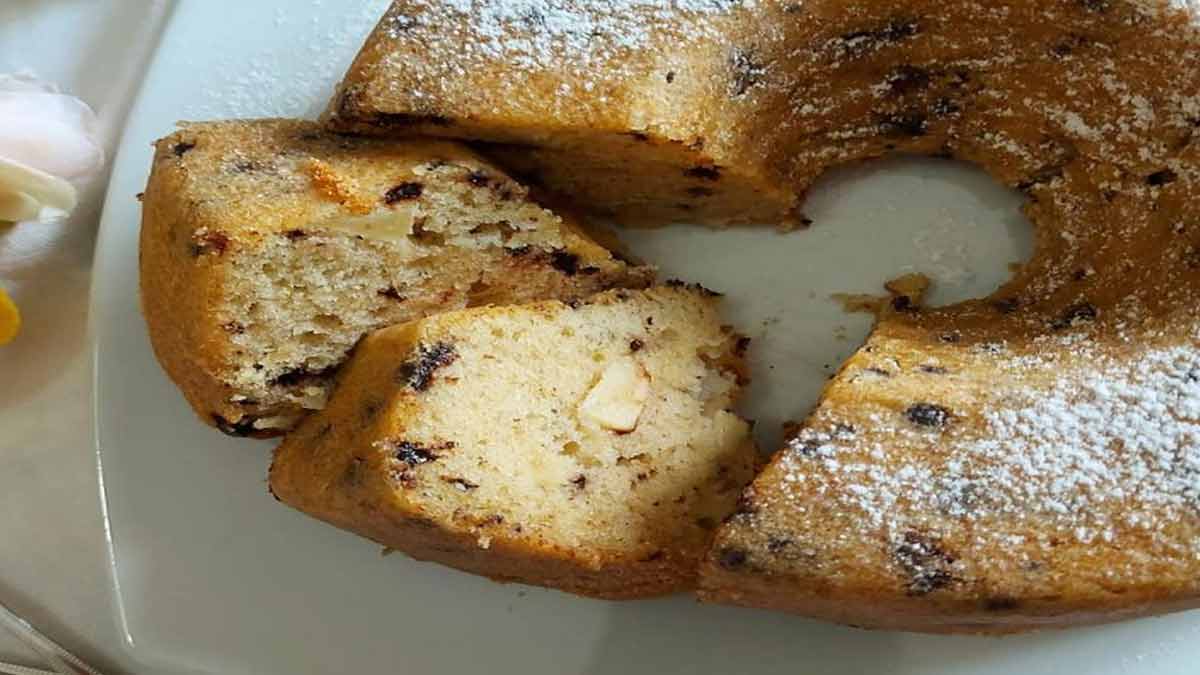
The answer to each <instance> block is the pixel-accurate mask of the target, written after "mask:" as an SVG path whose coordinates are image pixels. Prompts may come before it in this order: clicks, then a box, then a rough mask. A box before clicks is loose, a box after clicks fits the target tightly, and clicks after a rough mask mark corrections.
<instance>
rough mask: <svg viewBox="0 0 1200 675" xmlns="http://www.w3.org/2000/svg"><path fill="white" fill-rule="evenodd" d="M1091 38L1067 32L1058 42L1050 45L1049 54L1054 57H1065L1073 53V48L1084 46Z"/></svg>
mask: <svg viewBox="0 0 1200 675" xmlns="http://www.w3.org/2000/svg"><path fill="white" fill-rule="evenodd" d="M1089 42H1091V39H1090V38H1088V37H1087V36H1085V35H1080V34H1079V33H1069V34H1067V35H1066V36H1065V37H1063V38H1062V39H1061V40H1059V41H1058V42H1055V43H1054V44H1052V45H1050V55H1051V56H1053V57H1054V58H1056V59H1065V58H1066V57H1068V56H1070V55H1072V54H1074V53H1075V50H1077V49H1079V48H1080V47H1084V46H1086V45H1087V44H1088V43H1089Z"/></svg>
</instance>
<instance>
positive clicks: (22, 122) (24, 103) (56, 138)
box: [0, 75, 104, 180]
mask: <svg viewBox="0 0 1200 675" xmlns="http://www.w3.org/2000/svg"><path fill="white" fill-rule="evenodd" d="M96 126H97V122H96V115H95V113H93V112H92V109H91V108H89V107H88V105H87V104H86V103H84V102H83V101H80V100H79V99H77V98H75V97H73V96H67V95H65V94H60V93H58V92H57V91H56V90H55V89H54V87H53V86H52V85H49V84H46V83H42V82H39V81H36V80H33V79H31V78H25V77H13V76H5V75H0V157H5V158H8V159H10V160H13V161H16V162H19V163H21V164H24V165H26V166H30V167H33V168H35V169H40V170H42V171H44V172H46V173H50V174H53V175H55V176H59V177H60V178H65V179H68V180H82V179H85V178H88V177H90V176H91V175H93V174H94V173H95V172H96V171H98V170H99V169H100V167H101V166H102V165H103V164H104V151H103V150H102V149H101V147H100V145H99V144H98V143H97V142H96Z"/></svg>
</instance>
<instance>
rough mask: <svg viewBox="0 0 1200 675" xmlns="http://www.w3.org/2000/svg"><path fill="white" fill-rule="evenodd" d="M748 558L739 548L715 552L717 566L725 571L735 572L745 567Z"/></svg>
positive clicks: (728, 548) (726, 548)
mask: <svg viewBox="0 0 1200 675" xmlns="http://www.w3.org/2000/svg"><path fill="white" fill-rule="evenodd" d="M748 559H749V557H748V556H747V555H746V552H745V551H743V550H742V549H740V548H733V547H730V546H726V547H723V548H722V549H721V550H720V551H718V552H717V564H718V565H720V566H721V567H723V568H725V569H727V570H736V569H740V568H741V567H743V566H745V564H746V561H747V560H748Z"/></svg>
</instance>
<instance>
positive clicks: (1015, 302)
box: [992, 298, 1021, 314]
mask: <svg viewBox="0 0 1200 675" xmlns="http://www.w3.org/2000/svg"><path fill="white" fill-rule="evenodd" d="M1020 306H1021V301H1020V300H1019V299H1017V298H1000V299H999V300H993V301H992V309H995V310H996V311H997V312H1000V313H1001V314H1012V313H1013V312H1015V311H1017V309H1018V308H1019V307H1020Z"/></svg>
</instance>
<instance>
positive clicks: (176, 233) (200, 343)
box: [139, 120, 650, 436]
mask: <svg viewBox="0 0 1200 675" xmlns="http://www.w3.org/2000/svg"><path fill="white" fill-rule="evenodd" d="M156 148H157V151H156V153H155V158H154V163H153V166H152V170H151V174H150V177H149V180H148V183H147V187H146V191H145V194H144V197H143V220H142V229H141V238H140V253H139V261H140V262H139V264H140V270H141V293H142V303H143V310H144V315H145V318H146V323H147V326H148V328H149V331H150V337H151V343H152V344H153V346H154V350H155V354H156V356H157V357H158V359H159V362H160V363H161V364H162V365H163V367H164V369H165V370H166V372H167V373H168V375H169V376H170V377H171V379H172V380H173V381H175V383H176V384H178V386H179V388H180V389H181V390H182V392H183V393H184V395H185V396H186V397H187V399H188V402H189V403H190V404H191V405H192V407H193V408H194V409H195V410H196V412H197V413H198V414H199V415H200V417H201V418H202V419H203V420H204V421H205V422H206V423H208V424H212V425H215V426H217V427H219V428H220V429H221V430H222V431H225V432H227V433H231V434H234V435H239V436H274V435H278V434H280V433H282V432H284V431H286V430H287V429H288V428H289V427H290V426H291V425H292V424H293V423H294V422H295V420H296V419H297V418H298V417H299V416H301V415H303V414H305V412H306V411H307V410H309V409H312V408H316V407H319V406H320V400H321V398H322V397H323V394H322V393H321V392H322V390H323V389H324V388H325V387H326V386H327V383H328V380H329V377H330V371H331V370H332V369H333V368H334V367H336V365H337V363H339V362H340V360H341V359H342V358H344V353H345V351H346V350H348V349H349V348H350V346H352V344H353V340H355V339H357V337H358V336H359V335H361V333H354V334H351V335H348V336H344V338H345V339H346V341H347V343H346V344H345V346H343V347H341V348H340V349H334V348H331V350H330V351H332V352H333V357H334V358H328V356H329V355H326V356H324V357H323V358H324V360H323V361H320V362H317V363H315V364H314V363H313V359H312V358H308V359H307V360H306V358H305V352H304V351H303V347H304V343H303V340H304V339H310V338H311V337H312V336H311V335H310V336H309V337H307V338H306V336H305V335H301V334H299V333H300V332H301V330H302V329H301V328H291V327H289V326H286V325H283V323H282V322H283V320H282V319H279V318H278V317H277V316H273V315H272V313H271V311H264V312H262V313H261V315H260V316H251V315H250V310H252V309H255V308H256V307H257V305H256V302H257V300H261V301H262V302H263V303H266V302H276V303H278V304H279V305H287V304H291V305H293V306H298V305H297V299H296V298H294V297H293V299H292V300H290V301H289V300H288V295H287V294H289V293H291V294H305V293H309V290H305V289H316V288H320V287H321V286H320V284H322V283H325V282H333V281H337V282H338V283H341V284H343V285H344V286H348V287H349V286H353V284H354V283H356V280H355V279H353V278H350V279H342V278H341V277H342V276H345V275H346V274H349V272H347V270H349V269H350V267H349V263H354V264H358V265H360V266H361V265H364V264H366V263H364V262H363V261H364V260H365V259H366V256H367V255H368V254H370V255H372V256H375V257H376V258H378V259H379V260H381V261H384V262H381V263H380V265H379V266H382V265H384V264H385V263H387V261H392V262H391V263H390V264H393V265H398V266H400V267H404V266H406V265H407V266H411V267H413V268H414V270H417V271H419V270H420V269H421V267H422V266H426V267H431V268H435V271H439V272H440V273H441V274H442V276H443V278H442V280H441V281H440V282H438V281H437V280H436V279H434V280H433V281H432V282H428V283H426V286H428V285H430V283H432V284H433V285H436V284H437V283H443V284H444V286H442V287H438V288H434V289H432V290H429V291H427V292H425V293H424V296H423V297H410V294H408V291H407V290H405V292H404V293H403V294H402V293H401V292H400V291H399V290H397V289H395V288H394V287H392V288H387V287H385V288H381V289H355V288H349V290H346V291H336V292H331V294H332V295H335V296H336V294H337V293H343V295H342V296H341V297H343V298H344V299H345V300H346V305H347V307H349V306H350V302H349V301H350V300H351V298H349V297H347V296H346V295H345V294H346V293H350V294H358V295H360V296H367V297H368V298H371V299H370V300H369V301H364V302H370V303H373V304H370V306H369V312H370V318H369V320H368V323H369V325H368V328H371V329H373V328H378V327H380V326H383V325H388V324H390V323H398V322H403V321H407V320H411V319H413V318H416V317H419V316H423V315H425V314H428V313H430V312H432V311H439V310H444V309H450V308H455V307H461V306H463V305H464V304H467V303H473V304H486V303H488V302H505V301H513V300H517V301H520V300H530V299H536V298H540V297H562V298H571V297H582V296H585V295H587V294H590V293H593V292H596V291H598V290H602V289H604V288H609V287H613V286H639V285H644V284H645V283H647V281H648V279H649V276H650V275H649V273H648V271H647V270H635V269H632V268H629V267H627V266H626V265H625V264H624V263H623V262H620V261H618V260H616V259H614V258H613V256H612V255H611V254H610V253H609V252H608V251H607V250H605V249H604V248H603V247H601V246H599V245H597V244H595V243H594V242H592V241H591V240H590V239H589V238H588V237H587V235H586V234H585V233H584V232H583V230H582V229H581V228H580V227H579V226H577V225H576V224H575V223H573V222H572V221H569V220H563V219H561V218H560V217H559V216H557V215H555V214H552V213H550V212H549V211H546V210H544V209H542V208H541V207H539V206H537V205H536V204H533V203H532V202H530V201H529V200H528V197H527V194H526V190H525V188H524V187H523V186H521V185H520V184H518V183H516V182H514V181H512V180H511V179H509V178H508V177H507V176H506V175H505V174H504V173H503V172H502V171H501V170H499V169H497V168H496V167H495V166H493V165H491V164H490V163H488V162H486V161H484V160H482V159H480V158H479V157H478V156H477V155H475V154H474V153H473V152H471V151H470V150H468V149H466V148H464V147H462V146H461V145H458V144H455V143H450V142H445V141H437V140H410V141H401V142H394V141H378V140H371V139H354V138H346V137H339V136H336V135H333V134H329V133H327V132H324V131H322V130H321V129H320V128H319V127H318V126H317V125H316V124H314V123H312V122H303V121H297V120H250V121H236V122H216V123H195V124H183V125H182V127H181V129H180V130H179V131H177V132H176V133H174V134H172V135H171V136H168V137H166V138H164V139H162V140H160V141H158V143H157V144H156ZM421 181H424V185H425V193H424V194H422V192H421V190H422V184H423V183H422V182H421ZM434 182H438V184H439V185H441V184H442V183H444V184H447V185H449V187H444V186H443V187H439V188H438V189H441V190H443V192H444V191H446V190H449V189H459V188H457V187H455V186H456V185H461V190H462V191H463V193H462V194H464V195H465V196H464V197H463V198H462V200H461V201H462V204H461V205H460V208H461V210H462V211H463V213H464V214H466V215H467V216H470V217H472V218H476V219H481V220H480V222H483V223H488V222H489V219H491V220H497V219H501V218H515V217H518V216H519V217H521V218H523V219H524V222H520V223H516V222H514V223H512V224H511V227H510V226H509V223H508V222H507V221H504V220H501V221H500V223H498V224H496V225H494V226H493V225H487V226H486V227H484V228H483V229H488V228H492V229H495V230H496V231H497V232H491V231H490V230H489V231H484V232H481V234H480V235H479V237H478V238H479V239H480V240H481V241H482V242H483V243H480V244H479V245H478V247H477V248H475V249H471V250H466V251H465V252H463V253H462V255H460V256H458V257H457V258H454V259H450V258H447V257H444V256H443V257H437V256H438V252H437V251H436V250H433V247H426V249H422V248H421V246H419V245H410V244H408V243H406V241H407V240H408V239H412V238H414V237H415V236H417V234H418V233H417V232H416V231H415V230H414V234H413V235H411V236H410V237H400V239H402V240H405V241H401V242H400V243H398V244H394V243H393V242H390V241H374V240H372V239H371V237H370V236H369V233H368V231H367V230H365V229H364V230H352V231H342V230H340V229H338V227H337V224H338V223H344V222H350V223H358V224H359V226H360V227H364V228H365V227H366V225H363V223H366V224H367V225H369V224H370V223H371V221H370V219H371V218H373V217H375V216H377V215H379V214H384V215H385V216H388V217H393V218H397V217H401V216H402V214H403V211H402V209H404V208H413V205H414V204H419V203H421V202H422V200H426V199H427V198H429V197H430V193H431V192H433V191H434V190H433V185H434ZM447 198H449V197H447ZM493 205H494V206H493ZM416 208H426V209H427V210H431V211H432V212H433V213H434V214H436V212H437V209H438V208H441V207H439V206H437V205H430V206H428V207H423V206H417V207H416ZM493 208H496V209H499V208H504V209H507V210H508V211H506V212H505V213H504V214H498V213H495V212H493V211H491V209H493ZM489 213H492V215H490V216H489ZM396 214H401V216H398V215H396ZM512 214H516V215H512ZM464 217H465V216H464ZM355 219H358V220H355ZM448 220H450V221H454V220H455V217H454V216H453V215H451V217H449V218H448ZM460 220H461V218H460ZM418 221H419V218H418ZM418 226H419V222H418ZM504 228H509V229H508V230H505V229H504ZM514 228H516V229H517V230H518V231H515V232H510V230H512V229H514ZM520 228H525V229H520ZM362 233H368V236H367V238H366V240H364V237H363V236H362ZM434 236H438V237H445V238H447V239H450V238H451V236H450V234H449V233H447V234H441V233H435V235H434ZM471 237H472V235H470V234H469V233H468V234H465V235H463V236H462V237H460V238H465V239H468V240H469V239H470V238H471ZM488 237H492V238H494V239H496V242H495V243H494V244H488V243H487V241H488V240H487V238H488ZM501 237H509V238H508V239H505V240H503V241H501V240H500V238H501ZM468 243H472V242H468ZM355 247H357V248H359V249H362V250H361V252H360V253H359V252H354V251H353V249H354V248H355ZM335 249H336V250H338V251H343V253H341V255H343V256H346V258H344V260H345V262H346V263H347V264H346V265H344V266H343V267H341V268H339V267H338V264H339V263H337V262H336V260H335V261H333V262H331V263H330V264H331V265H332V266H333V268H334V269H333V270H332V271H329V272H325V271H317V270H316V269H315V268H312V267H306V266H307V265H308V263H306V262H305V261H311V260H314V259H316V258H318V257H319V256H321V255H322V253H321V252H322V250H324V251H334V250H335ZM279 250H282V251H283V253H281V254H276V253H272V251H279ZM414 251H416V252H414ZM421 251H426V253H422V252H421ZM422 255H427V257H424V258H422V257H421V256H422ZM254 256H259V261H258V262H253V263H250V262H247V261H248V260H250V259H251V258H252V257H254ZM269 256H276V259H273V260H270V261H267V262H266V263H265V264H264V263H263V262H261V261H262V260H266V259H267V258H268V257H269ZM389 256H390V257H389ZM402 256H403V257H402ZM285 258H286V259H285ZM355 258H358V260H355ZM372 259H374V258H372ZM331 260H332V259H331ZM289 261H291V262H290V264H292V265H294V266H296V267H298V268H299V269H298V270H297V271H295V272H286V271H285V270H284V267H285V265H286V264H288V263H289ZM397 261H399V262H397ZM254 265H257V266H258V267H257V268H255V269H262V270H272V269H274V270H275V271H274V273H275V274H276V275H277V276H282V275H287V274H293V276H294V278H295V281H294V282H287V281H276V282H275V283H274V285H267V286H258V287H253V286H248V285H247V282H246V281H245V280H244V279H242V280H239V279H236V278H235V276H236V275H238V274H242V275H243V277H244V276H245V275H247V274H249V272H247V269H249V268H250V267H252V266H254ZM458 267H462V268H463V269H462V271H461V273H459V272H458V271H457V268H458ZM251 271H253V270H251ZM374 271H375V272H377V273H378V274H377V276H379V275H383V274H388V275H390V276H391V277H392V278H395V277H396V275H397V274H398V273H399V271H400V270H380V269H377V270H374ZM264 274H265V273H264ZM322 275H324V276H322ZM351 276H353V275H351ZM426 276H428V275H426ZM430 278H431V279H432V278H433V277H430ZM361 281H362V283H366V280H365V279H363V280H361ZM282 284H287V285H286V286H283V285H282ZM304 284H307V286H305V285H304ZM264 294H265V295H264ZM380 294H382V295H380ZM268 296H269V297H268ZM385 296H386V297H385ZM234 297H239V298H242V300H243V305H248V306H234V305H233V304H232V303H233V300H232V299H231V298H234ZM334 299H335V300H336V297H335V298H334ZM260 304H261V303H260ZM272 311H274V310H272ZM313 311H314V312H315V311H316V310H313ZM324 311H325V312H326V313H327V314H326V315H317V316H315V317H313V318H314V319H315V320H317V321H328V322H331V323H336V322H339V321H341V319H340V318H339V317H337V316H336V313H337V312H338V311H339V308H338V307H328V308H326V309H325V310H324ZM364 311H365V310H364ZM358 321H359V322H360V323H361V322H362V320H361V319H360V320H358ZM338 325H340V324H338ZM259 328H272V329H273V330H274V331H275V333H276V334H280V335H283V337H282V338H279V340H280V341H281V342H287V343H288V344H286V345H283V347H281V348H280V350H279V351H278V353H277V355H278V359H277V361H278V363H272V364H263V363H258V364H253V367H254V368H256V369H260V370H262V372H263V373H264V375H263V376H262V377H263V379H265V380H267V385H269V387H270V388H271V389H274V390H278V395H275V392H273V391H268V392H266V395H264V392H262V391H255V390H253V388H252V387H250V386H249V385H247V384H245V382H244V376H242V375H240V373H241V372H242V371H245V370H247V369H249V368H250V366H251V365H252V364H251V363H248V361H249V360H252V359H253V358H255V357H254V356H253V355H252V353H251V349H250V347H249V346H248V344H249V341H250V339H251V338H252V337H254V333H255V331H256V330H257V329H259ZM289 330H291V331H292V332H291V333H290V334H289V333H288V331H289ZM364 332H365V331H364ZM260 341H268V342H269V340H265V339H264V340H260ZM293 343H294V344H293ZM276 347H280V345H278V344H275V345H271V344H268V345H266V348H267V349H274V348H276ZM260 356H263V355H260ZM266 356H272V354H266ZM272 369H274V370H272ZM251 374H253V373H251ZM239 377H242V378H243V379H242V380H239V379H238V378H239ZM263 388H264V387H259V389H263ZM271 397H273V398H271ZM306 398H307V399H309V400H308V401H306Z"/></svg>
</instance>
